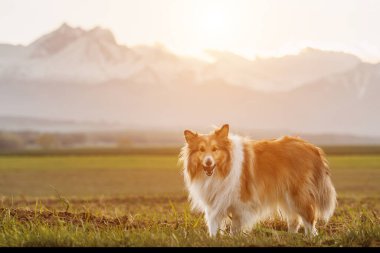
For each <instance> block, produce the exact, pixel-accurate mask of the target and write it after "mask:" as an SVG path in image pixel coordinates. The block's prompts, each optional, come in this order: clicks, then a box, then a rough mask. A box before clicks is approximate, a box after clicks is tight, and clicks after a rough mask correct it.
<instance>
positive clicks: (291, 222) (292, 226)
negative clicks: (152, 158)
mask: <svg viewBox="0 0 380 253" xmlns="http://www.w3.org/2000/svg"><path fill="white" fill-rule="evenodd" d="M287 223H288V232H289V233H297V232H298V230H299V228H300V225H301V217H300V216H299V215H298V214H295V215H291V216H290V217H288V218H287Z"/></svg>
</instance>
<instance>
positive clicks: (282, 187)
mask: <svg viewBox="0 0 380 253" xmlns="http://www.w3.org/2000/svg"><path fill="white" fill-rule="evenodd" d="M184 137H185V140H186V143H185V145H184V147H183V148H182V149H181V153H180V156H179V161H180V163H181V164H182V167H183V176H184V181H185V185H186V188H187V190H188V193H189V200H190V202H191V204H192V209H193V210H198V211H201V212H202V213H204V217H205V220H206V224H207V227H208V232H209V235H210V236H211V237H214V236H216V235H217V233H218V231H219V230H221V232H222V233H223V232H224V231H223V228H222V227H223V226H224V225H225V224H227V223H226V222H229V223H230V233H231V234H232V235H234V234H237V233H240V232H245V233H247V232H249V231H251V230H252V228H253V226H254V225H255V224H256V223H257V222H259V221H260V220H263V219H265V218H269V217H272V216H273V215H274V214H275V213H276V212H278V213H279V214H280V215H281V217H283V218H285V219H286V221H287V225H288V231H289V232H293V233H297V232H298V230H299V228H300V226H301V223H302V224H303V226H304V231H305V234H307V235H311V236H316V235H318V232H317V229H316V227H315V225H316V222H317V220H318V219H322V220H324V221H325V222H326V223H327V222H328V220H329V219H330V217H331V216H332V215H333V213H334V210H335V206H336V203H337V200H336V191H335V188H334V186H333V183H332V181H331V177H330V169H329V166H328V162H327V159H326V157H325V154H324V152H323V150H322V149H320V148H318V147H316V146H314V145H312V144H310V143H308V142H306V141H305V140H302V139H301V138H299V137H291V136H284V137H281V138H279V139H271V140H260V141H255V140H250V139H248V138H243V137H240V136H238V135H234V134H229V125H228V124H225V125H223V126H222V127H221V128H218V129H216V130H214V131H212V132H210V133H209V134H198V133H195V132H192V131H190V130H185V131H184ZM223 224H224V225H223Z"/></svg>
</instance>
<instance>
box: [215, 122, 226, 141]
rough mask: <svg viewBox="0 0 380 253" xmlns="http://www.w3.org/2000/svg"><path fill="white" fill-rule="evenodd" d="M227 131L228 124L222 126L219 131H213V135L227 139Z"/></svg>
mask: <svg viewBox="0 0 380 253" xmlns="http://www.w3.org/2000/svg"><path fill="white" fill-rule="evenodd" d="M229 129H230V126H229V125H228V124H224V125H223V126H222V127H221V128H220V129H218V130H216V131H215V135H216V136H218V137H219V138H227V137H228V131H229Z"/></svg>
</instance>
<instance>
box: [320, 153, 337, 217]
mask: <svg viewBox="0 0 380 253" xmlns="http://www.w3.org/2000/svg"><path fill="white" fill-rule="evenodd" d="M318 150H319V154H320V157H321V159H322V168H321V172H322V173H321V178H320V180H319V185H318V198H317V207H318V211H319V217H320V218H321V219H322V220H324V221H325V222H328V221H329V219H330V218H331V216H332V215H333V214H334V211H335V207H336V205H337V199H336V197H337V195H336V191H335V188H334V185H333V184H332V181H331V172H330V168H329V164H328V161H327V159H326V155H325V153H324V152H323V151H322V149H318Z"/></svg>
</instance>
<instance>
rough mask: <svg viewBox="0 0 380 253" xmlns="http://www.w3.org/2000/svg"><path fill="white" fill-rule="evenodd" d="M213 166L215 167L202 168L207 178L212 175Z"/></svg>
mask: <svg viewBox="0 0 380 253" xmlns="http://www.w3.org/2000/svg"><path fill="white" fill-rule="evenodd" d="M215 166H216V165H213V166H203V170H204V171H205V172H206V175H207V176H211V175H212V173H213V172H214V169H215Z"/></svg>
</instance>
